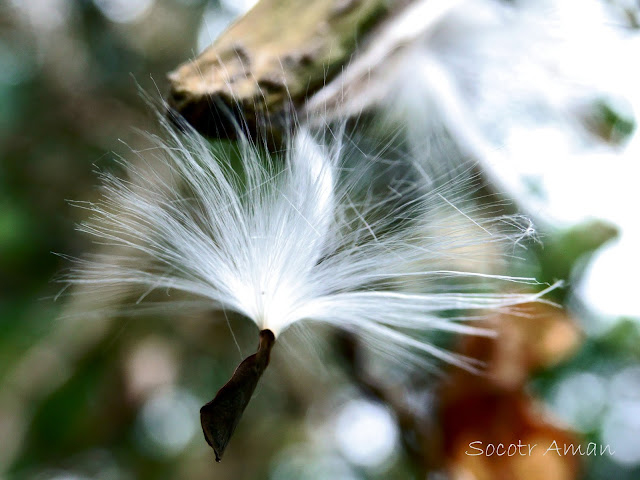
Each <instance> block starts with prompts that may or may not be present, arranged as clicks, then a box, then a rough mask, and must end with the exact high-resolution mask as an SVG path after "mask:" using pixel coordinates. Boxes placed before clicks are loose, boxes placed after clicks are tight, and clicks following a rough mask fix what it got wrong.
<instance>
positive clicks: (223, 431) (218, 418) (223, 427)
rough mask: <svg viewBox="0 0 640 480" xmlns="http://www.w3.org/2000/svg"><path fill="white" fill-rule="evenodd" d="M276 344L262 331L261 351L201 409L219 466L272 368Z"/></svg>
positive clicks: (249, 359)
mask: <svg viewBox="0 0 640 480" xmlns="http://www.w3.org/2000/svg"><path fill="white" fill-rule="evenodd" d="M275 341H276V338H275V336H274V334H273V332H272V331H271V330H262V331H261V332H260V343H259V344H258V351H257V352H256V353H254V354H253V355H251V356H249V357H247V358H245V359H244V360H243V361H242V363H241V364H240V365H238V368H236V371H235V372H233V375H232V376H231V379H230V380H229V381H228V382H227V383H226V384H225V385H224V386H223V387H222V388H221V389H220V390H219V391H218V393H217V394H216V396H215V398H214V399H213V400H211V401H210V402H209V403H207V404H206V405H204V406H203V407H202V408H201V409H200V423H201V424H202V431H203V433H204V438H205V440H206V441H207V443H208V444H209V446H210V447H211V448H213V451H214V452H215V454H216V462H219V461H220V460H221V459H222V454H223V453H224V450H225V448H226V447H227V444H228V443H229V440H230V439H231V435H233V431H234V430H235V429H236V426H237V425H238V422H239V421H240V417H242V413H243V412H244V409H245V408H246V407H247V405H248V404H249V400H251V396H252V395H253V391H254V390H255V389H256V385H257V384H258V380H260V377H261V376H262V374H263V373H264V371H265V369H266V368H267V365H269V357H270V353H271V348H272V347H273V344H274V343H275Z"/></svg>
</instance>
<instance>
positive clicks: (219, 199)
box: [66, 127, 545, 365]
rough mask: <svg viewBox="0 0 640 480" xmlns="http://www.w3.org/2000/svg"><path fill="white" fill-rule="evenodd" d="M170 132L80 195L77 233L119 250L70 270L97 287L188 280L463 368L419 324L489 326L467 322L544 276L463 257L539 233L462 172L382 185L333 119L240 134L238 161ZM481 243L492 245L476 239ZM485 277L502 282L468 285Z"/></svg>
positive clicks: (213, 299)
mask: <svg viewBox="0 0 640 480" xmlns="http://www.w3.org/2000/svg"><path fill="white" fill-rule="evenodd" d="M165 133H166V139H165V140H160V139H156V141H157V146H156V147H155V154H154V157H155V158H154V162H156V163H155V164H154V165H149V166H148V168H147V169H144V170H139V169H136V168H134V167H133V166H132V165H128V169H129V176H130V178H129V179H122V178H117V177H116V176H114V175H111V174H104V175H103V182H104V195H103V197H102V198H101V199H100V200H99V201H98V202H96V203H93V204H80V206H82V207H84V208H87V209H89V210H90V211H91V212H92V217H91V218H90V220H89V221H88V222H87V223H84V224H82V225H81V226H80V230H82V231H84V232H86V233H88V234H89V235H91V236H93V237H94V238H95V241H96V242H98V243H107V244H110V245H114V246H116V247H117V250H116V251H117V254H116V253H114V254H102V255H96V256H94V257H88V258H86V259H84V260H77V261H76V264H75V266H74V268H73V269H72V271H71V272H70V273H69V275H68V276H67V278H66V280H67V281H69V282H71V283H73V284H80V285H83V286H84V287H85V289H86V288H87V287H95V288H96V290H97V291H98V292H101V291H103V290H104V291H106V290H108V289H109V288H110V287H113V286H117V285H121V286H123V285H124V286H129V287H130V288H135V289H138V290H139V291H140V292H142V296H141V299H142V297H144V296H145V295H146V294H148V293H150V292H151V291H154V290H159V291H162V290H167V291H168V292H170V291H171V290H179V291H183V292H187V293H189V294H192V295H195V296H197V297H200V298H202V299H204V301H205V302H206V303H207V304H208V305H209V306H210V307H211V308H219V309H228V310H232V311H235V312H239V313H241V314H242V315H245V316H246V317H248V318H250V319H251V320H253V321H254V322H255V323H256V325H257V326H258V327H259V328H260V329H270V330H272V331H273V332H274V333H275V334H276V335H279V334H280V333H282V332H283V331H284V330H286V329H287V327H289V326H291V325H292V324H294V323H296V322H299V321H301V320H311V321H315V322H324V323H327V324H331V325H334V326H336V327H340V328H345V329H348V330H350V331H353V332H355V333H356V334H359V335H361V336H362V337H363V338H365V339H366V340H367V342H368V344H369V345H370V346H373V347H375V348H376V349H379V350H381V351H383V352H385V353H387V354H390V355H391V356H394V357H396V358H397V359H400V360H411V361H417V360H419V359H420V358H424V355H423V354H424V352H427V353H429V354H432V355H434V356H436V357H438V358H440V359H444V360H446V361H448V362H452V363H456V364H460V365H462V364H463V363H464V362H463V361H462V360H461V359H459V358H457V357H456V356H454V355H452V354H450V353H448V352H445V351H443V350H441V349H439V348H437V347H435V346H433V345H431V344H430V343H429V342H428V341H426V340H425V339H424V332H426V331H429V330H432V329H436V330H443V331H450V332H461V333H471V334H484V335H489V334H491V332H489V331H487V330H485V329H482V328H477V327H474V326H473V325H472V324H471V323H469V322H467V321H471V320H473V319H477V318H478V311H481V312H485V311H486V310H487V309H496V308H504V307H509V306H513V305H517V304H520V303H523V302H529V301H535V300H537V299H539V298H540V297H541V295H543V294H544V292H545V290H543V291H542V292H539V293H509V290H510V287H513V282H526V283H535V281H534V280H532V279H524V278H514V277H508V276H503V275H501V274H498V273H487V271H486V270H483V269H477V270H474V269H473V268H471V269H470V270H469V271H467V270H463V269H461V268H458V267H459V266H461V265H469V261H470V262H472V263H473V262H477V261H479V260H483V261H484V262H487V263H495V262H496V261H500V260H502V259H504V258H505V255H510V254H513V252H514V251H515V249H517V248H518V247H519V241H520V240H522V238H523V236H528V235H530V233H531V227H530V224H529V223H528V222H526V221H525V222H522V221H521V219H520V218H519V217H512V216H506V215H504V214H497V215H496V213H495V212H492V211H491V210H487V209H486V207H483V208H479V207H474V206H472V205H471V204H469V203H468V201H467V200H468V197H469V195H470V194H472V193H473V192H470V191H469V188H470V186H471V183H470V182H469V175H466V174H465V175H462V176H458V178H453V179H451V180H449V181H447V182H444V183H443V184H442V185H440V186H439V187H434V188H431V189H427V190H424V185H425V183H424V182H422V181H420V182H415V181H409V180H407V179H406V178H404V179H403V181H404V184H405V185H408V187H407V188H406V191H404V192H399V190H398V189H399V188H400V187H398V186H397V185H396V186H394V184H393V181H388V182H387V183H388V184H387V187H386V189H383V190H384V191H382V192H381V193H376V192H374V190H375V189H373V188H371V187H370V184H369V182H368V180H366V181H363V178H365V179H366V178H368V177H367V176H368V175H375V172H377V171H378V170H377V169H378V167H379V166H378V165H376V162H375V160H372V159H371V158H369V157H367V156H365V155H361V156H358V155H355V156H354V155H349V156H350V157H352V158H349V159H348V162H347V161H345V158H344V157H345V155H346V154H345V150H346V149H345V148H344V145H345V143H346V142H347V140H343V138H344V135H342V134H340V132H339V131H338V132H332V134H333V135H329V137H331V138H334V140H332V141H330V142H326V141H319V140H317V139H316V138H315V137H314V136H313V135H312V134H311V133H309V132H308V131H307V130H305V129H304V128H300V129H299V130H298V133H297V134H296V135H295V137H294V138H293V139H292V140H291V141H289V142H288V144H287V145H286V147H287V148H286V149H285V153H283V154H281V155H265V154H264V153H261V152H260V151H259V150H258V149H257V148H255V146H254V145H253V144H252V143H251V142H250V141H248V140H246V139H244V138H241V139H240V141H239V147H238V152H237V153H238V154H239V155H240V158H241V165H242V168H241V169H240V170H241V171H238V167H237V165H236V166H235V170H234V167H233V165H232V163H233V160H232V159H231V156H230V155H229V154H228V152H224V151H222V150H220V149H219V148H217V147H215V146H213V147H212V146H211V145H210V144H209V143H208V142H207V141H206V140H205V139H203V138H202V137H200V136H199V135H197V134H196V133H194V132H188V134H183V133H179V132H177V131H176V130H175V129H172V128H170V127H167V128H166V132H165ZM352 150H355V151H358V149H357V148H356V149H352ZM407 161H408V162H409V164H410V161H411V160H410V159H407ZM347 164H348V167H346V166H345V165H347ZM167 171H168V172H169V174H167ZM367 185H369V187H368V186H367ZM399 197H402V198H403V201H398V198H399ZM465 198H466V200H465ZM463 200H464V201H463ZM394 202H395V203H394ZM456 204H458V205H459V206H458V205H456ZM425 225H426V226H427V227H428V228H425ZM486 245H492V248H493V249H492V250H491V253H489V254H487V250H478V248H483V246H486ZM483 255H487V256H486V257H484V258H482V257H483ZM455 260H457V261H459V260H462V261H463V263H458V264H456V262H455ZM465 262H466V263H465ZM478 279H486V280H489V281H492V282H498V283H499V284H501V289H500V292H501V293H470V292H469V283H471V284H474V283H475V282H476V281H477V280H478ZM461 280H463V282H462V284H461V283H460V281H461ZM465 282H466V283H465ZM529 288H530V287H529ZM485 291H486V290H485ZM167 301H168V302H169V304H170V302H171V298H168V299H167ZM472 311H476V313H475V314H472V313H470V312H472ZM443 313H444V314H446V316H442V314H443ZM421 355H422V357H421Z"/></svg>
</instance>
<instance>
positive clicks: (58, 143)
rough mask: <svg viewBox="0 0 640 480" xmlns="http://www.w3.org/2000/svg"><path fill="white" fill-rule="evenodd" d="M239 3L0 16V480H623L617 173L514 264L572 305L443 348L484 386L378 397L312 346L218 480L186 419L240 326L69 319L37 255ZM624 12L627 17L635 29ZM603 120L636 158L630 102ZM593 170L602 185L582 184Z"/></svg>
mask: <svg viewBox="0 0 640 480" xmlns="http://www.w3.org/2000/svg"><path fill="white" fill-rule="evenodd" d="M621 3H624V2H621ZM249 7H250V2H242V1H233V0H225V1H224V2H223V1H220V2H217V1H207V0H77V1H71V0H7V1H4V2H3V3H2V4H0V479H6V480H22V479H25V480H26V479H38V480H54V479H55V480H77V479H96V480H98V479H99V480H111V479H114V480H115V479H117V480H121V479H122V480H125V479H170V478H189V479H194V480H195V479H200V478H202V479H204V478H225V479H227V478H234V479H240V478H247V479H254V478H255V479H259V478H271V479H277V480H286V479H298V480H303V479H309V480H310V479H349V480H351V479H353V480H360V479H362V480H364V479H389V478H398V479H405V478H407V479H408V478H424V475H425V472H430V473H429V475H430V476H429V477H428V478H445V477H442V475H444V473H445V472H448V474H449V475H451V476H453V477H454V478H479V479H480V478H492V479H493V478H495V479H501V478H505V479H507V478H518V479H525V480H526V479H527V478H532V479H533V478H542V477H541V475H546V476H547V478H554V479H555V478H558V479H564V478H566V479H571V478H585V479H594V480H595V479H610V478H616V479H620V480H625V479H628V480H632V479H637V478H640V325H639V323H638V304H639V302H638V301H637V288H636V287H637V284H638V282H637V271H638V270H637V268H634V264H635V265H637V264H638V258H637V257H638V254H637V251H636V250H635V247H637V244H636V243H635V242H634V241H633V239H634V238H636V237H635V236H634V235H635V234H634V232H635V231H637V228H636V224H637V218H638V213H637V208H638V206H639V203H638V196H637V195H636V194H635V192H634V191H633V186H632V183H633V181H637V176H636V177H634V178H633V177H632V178H631V179H630V178H629V173H630V171H626V170H625V172H626V173H625V174H624V175H623V176H624V177H625V178H619V179H616V178H617V177H616V174H615V172H616V169H617V168H618V166H617V165H615V164H611V163H607V162H600V163H598V162H597V161H596V162H595V163H587V164H586V167H585V168H586V169H590V170H589V171H590V172H591V174H592V176H591V178H593V179H594V182H595V183H594V184H593V185H592V186H589V187H588V188H590V189H591V190H592V191H593V192H598V197H597V198H603V197H606V198H608V199H609V200H610V199H611V198H613V199H615V200H616V202H610V204H606V208H602V209H600V210H598V211H597V212H595V211H594V212H592V215H582V214H580V215H576V216H573V217H572V216H571V215H568V216H567V218H569V219H570V221H569V220H567V221H565V222H563V223H561V224H559V226H551V225H548V226H547V228H546V229H543V231H542V236H543V240H544V248H543V247H541V246H539V247H536V248H532V249H531V251H530V258H529V261H530V263H531V265H533V267H532V272H533V273H535V274H536V275H537V276H538V277H539V278H540V279H541V280H542V281H548V282H553V281H554V280H556V279H559V278H562V279H568V280H570V285H571V287H569V288H567V289H565V290H562V291H561V292H556V294H555V295H556V296H555V297H554V300H556V301H557V302H559V303H561V304H563V305H565V306H566V307H567V308H566V309H564V310H560V309H554V308H552V307H548V306H531V307H530V311H529V314H530V315H529V316H531V317H532V318H542V320H540V321H538V322H537V323H535V325H532V321H533V320H531V319H529V320H527V318H526V317H517V318H512V319H501V320H502V321H501V322H499V325H501V326H499V327H497V328H499V329H500V331H501V334H502V335H501V337H500V340H498V341H496V342H490V343H486V342H484V343H483V341H479V340H472V339H471V340H469V339H467V340H463V341H461V342H460V344H458V345H456V346H455V347H454V348H456V349H457V350H458V351H460V352H463V353H469V354H472V355H474V356H476V357H479V358H481V359H483V360H486V361H488V362H489V363H490V367H489V370H490V373H491V375H490V376H489V378H486V377H473V376H469V375H468V374H466V373H465V372H461V371H457V370H455V369H453V370H451V371H449V372H445V375H444V377H446V378H447V380H446V381H444V380H442V378H439V377H431V376H430V377H429V379H428V381H423V380H424V379H422V380H421V381H414V380H412V381H411V382H406V383H403V382H402V381H396V380H397V379H392V380H389V379H387V380H385V382H382V383H380V382H377V383H376V382H373V381H372V380H371V379H363V378H358V375H357V373H356V374H355V375H354V374H353V372H352V371H351V372H350V369H349V368H345V367H344V365H345V361H346V360H345V358H346V359H349V358H351V357H350V355H351V354H352V351H353V348H355V347H354V345H353V342H354V340H353V339H350V338H336V337H334V336H332V335H333V334H331V333H326V332H323V334H326V338H327V339H328V341H327V342H326V343H327V345H325V347H326V348H321V349H320V350H319V352H317V356H318V358H319V360H316V361H315V363H313V362H312V364H311V365H310V366H309V365H302V366H301V368H294V367H295V365H292V364H291V362H287V361H285V360H284V359H283V358H279V355H278V354H277V352H276V353H275V355H274V364H275V367H274V368H271V369H270V370H271V371H269V372H267V374H266V377H265V380H264V381H263V383H262V385H261V387H260V388H259V390H258V392H257V394H256V399H255V400H254V401H253V402H252V404H251V405H250V407H249V408H248V410H247V411H246V413H245V416H244V418H243V421H242V423H241V425H240V426H239V428H238V431H237V433H236V436H235V438H234V439H233V441H232V443H231V446H230V447H229V449H228V451H227V453H226V456H225V459H224V461H223V463H222V464H220V465H217V464H215V463H214V457H213V453H212V452H211V450H210V449H209V447H207V446H206V444H205V443H204V441H203V439H202V434H201V431H200V425H199V420H198V409H199V407H200V405H202V404H203V403H205V402H206V401H207V400H209V399H210V397H211V396H212V394H213V393H214V392H215V390H216V389H217V388H218V387H219V386H220V385H221V384H223V383H224V381H226V379H227V378H228V376H229V374H230V372H231V371H232V370H233V368H234V367H235V365H236V364H237V362H238V361H239V360H240V359H241V358H242V356H246V355H248V354H249V353H251V352H252V350H253V349H254V348H255V345H254V343H255V331H254V328H253V327H252V326H251V325H248V322H243V321H241V320H240V319H236V318H230V319H229V322H230V323H229V325H230V326H231V327H232V330H233V334H232V333H231V330H230V328H229V325H227V323H226V322H224V321H222V322H219V321H218V322H216V321H213V320H212V319H211V318H208V317H206V316H198V315H180V317H179V319H175V318H162V317H157V316H145V315H138V316H136V317H135V318H127V317H124V316H122V317H118V318H94V317H91V318H90V319H82V318H79V317H78V316H68V315H66V314H65V313H66V311H65V309H66V308H67V307H66V303H65V301H64V300H63V299H58V300H57V301H56V297H57V295H58V293H59V292H60V290H61V285H60V284H59V283H56V282H55V278H56V275H58V274H59V272H61V271H62V270H63V269H64V267H65V266H66V265H67V261H66V260H65V258H64V257H62V256H60V255H55V254H54V253H53V252H57V253H61V254H64V255H70V256H80V255H81V254H82V253H83V252H86V251H88V250H90V249H91V248H93V247H92V246H91V245H90V244H89V241H88V239H87V238H86V237H83V236H81V235H78V234H76V232H75V231H74V225H75V224H76V223H77V222H79V221H81V220H82V219H83V215H85V212H84V211H82V210H80V209H74V208H72V207H70V206H69V204H68V202H67V201H68V200H92V199H95V198H96V197H97V195H98V191H97V187H96V185H97V178H96V173H95V170H96V168H100V169H107V170H117V169H118V168H119V167H118V165H117V163H116V155H117V154H121V155H124V156H126V155H127V152H129V146H132V147H134V148H135V147H137V146H140V145H142V143H141V142H142V140H141V137H140V136H139V135H138V134H137V133H136V129H138V130H143V131H154V130H155V129H156V128H157V126H156V124H155V120H154V117H153V114H152V113H151V112H150V111H149V106H148V105H147V104H146V103H145V101H144V100H143V99H142V98H141V96H140V91H141V90H142V91H144V92H147V93H149V94H151V95H152V96H153V95H162V94H163V93H164V92H165V91H166V88H167V83H166V80H165V75H166V73H167V72H168V71H170V70H172V69H173V68H175V66H176V65H178V64H179V63H182V62H183V61H185V60H186V59H189V58H192V57H194V56H195V55H196V54H197V53H198V52H199V51H200V50H201V49H202V48H204V47H206V46H207V45H208V44H209V43H210V41H211V40H212V39H213V38H215V36H216V35H218V34H219V33H220V32H221V31H222V30H223V29H224V28H225V26H226V25H228V23H229V22H230V21H232V20H233V18H235V17H236V16H237V15H239V14H240V13H241V12H243V11H244V10H245V9H247V8H249ZM621 8H622V7H621ZM637 8H638V7H637V4H633V2H626V3H625V5H624V9H623V11H624V12H625V15H626V17H627V18H628V20H629V28H630V29H631V28H634V25H636V26H637V21H635V20H634V18H636V17H635V16H634V15H637ZM576 15H580V12H578V11H576ZM634 22H635V23H634ZM616 53H617V52H615V51H612V52H611V55H616ZM639 53H640V52H639ZM637 58H638V57H636V58H629V59H628V61H629V62H637ZM600 112H601V116H600V117H599V118H600V124H599V125H600V126H601V127H602V126H604V127H607V128H604V131H605V132H607V135H608V136H609V140H610V142H611V143H612V144H615V146H617V147H618V148H620V149H623V148H631V147H629V145H634V143H633V142H634V141H635V136H636V120H635V118H634V110H633V105H631V107H630V106H629V105H628V104H625V105H623V106H622V107H620V106H619V104H618V103H615V102H612V103H606V104H602V105H600ZM635 151H638V150H635ZM114 152H115V153H114ZM525 160H526V159H525ZM596 160H597V159H596ZM530 161H531V162H533V160H531V159H530ZM632 161H635V165H636V170H635V171H636V174H637V173H639V172H640V167H638V166H637V165H638V162H639V161H640V159H639V158H635V160H633V159H632ZM529 167H530V165H529V166H527V165H525V167H523V168H526V169H528V174H529V176H528V177H527V178H529V179H531V178H534V179H535V182H534V183H532V190H537V191H538V192H539V191H540V189H544V188H545V187H546V186H549V185H551V187H553V188H555V189H556V190H554V191H556V192H557V191H562V192H565V195H556V196H554V198H553V202H555V203H553V202H552V203H553V206H554V208H556V207H557V208H558V209H559V210H560V211H566V212H576V211H584V209H585V206H584V204H583V203H581V204H580V205H574V204H573V202H576V198H579V197H577V196H576V195H574V194H573V193H572V191H571V188H572V185H571V184H572V182H571V180H570V178H567V177H566V176H565V177H564V178H565V179H566V181H565V184H564V186H561V187H560V188H559V189H558V187H557V186H556V185H552V183H553V179H554V178H555V177H553V173H554V169H558V171H560V174H561V175H567V174H566V172H563V171H562V170H561V167H560V166H557V165H556V166H554V165H553V162H551V164H549V165H542V167H541V166H540V165H538V169H540V168H542V169H543V173H540V171H539V170H538V172H537V173H535V172H534V173H533V174H532V173H531V170H534V169H533V167H531V168H529ZM598 169H601V170H598ZM603 171H606V172H607V174H606V175H605V177H606V178H608V179H611V180H610V181H609V182H608V183H605V182H601V183H597V178H598V176H599V175H602V172H603ZM545 175H547V176H545ZM547 178H549V179H550V180H549V182H548V183H545V182H546V181H547ZM551 187H550V188H551ZM636 189H637V188H636ZM602 202H604V200H602ZM602 202H600V203H601V204H602ZM588 208H589V207H587V213H588ZM581 209H582V210H581ZM602 212H604V213H602ZM590 216H591V217H595V218H588V217H590ZM616 236H617V238H618V239H617V240H616V239H615V237H616ZM620 244H622V246H623V247H624V246H625V245H626V246H627V247H625V248H620ZM603 245H604V247H603ZM629 245H631V248H629ZM616 248H617V249H616ZM594 252H595V254H594ZM504 325H506V326H504ZM314 355H315V354H314ZM294 363H295V362H294ZM407 384H411V388H408V387H407V386H406V385H407ZM474 435H475V436H474ZM471 438H473V439H476V438H481V439H483V440H484V441H485V442H491V441H492V442H498V441H503V442H505V443H507V442H510V441H511V440H513V439H519V438H521V439H522V440H523V442H525V441H529V440H530V441H531V443H539V444H540V445H543V444H545V442H546V444H549V443H550V441H551V440H554V439H557V441H558V443H561V441H562V442H564V441H566V442H567V443H570V442H575V443H576V444H578V443H581V442H582V443H583V444H587V443H588V442H590V441H592V442H597V444H598V446H600V445H609V446H610V449H611V451H614V452H615V454H613V455H608V454H605V455H595V456H585V457H572V456H568V457H562V458H560V457H558V456H557V455H556V456H553V455H550V456H547V457H545V458H541V457H534V458H528V459H520V460H518V459H517V458H516V459H508V458H498V457H494V458H492V459H490V461H489V460H486V461H484V460H482V461H481V460H478V459H476V458H475V457H469V456H468V455H465V454H464V451H465V450H468V443H469V439H471ZM527 439H528V440H527ZM598 448H599V447H598ZM429 452H431V453H430V454H429ZM551 457H553V460H551ZM518 462H519V463H518ZM465 472H466V473H465ZM469 472H472V473H473V475H475V476H471V477H470V476H464V475H469ZM439 475H440V476H439ZM456 475H457V476H456ZM510 475H511V476H510Z"/></svg>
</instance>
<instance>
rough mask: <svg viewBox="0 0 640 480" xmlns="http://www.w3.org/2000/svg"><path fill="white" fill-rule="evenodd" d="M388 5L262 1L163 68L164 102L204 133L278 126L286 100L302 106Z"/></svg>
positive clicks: (381, 0) (382, 0)
mask: <svg viewBox="0 0 640 480" xmlns="http://www.w3.org/2000/svg"><path fill="white" fill-rule="evenodd" d="M388 3H390V2H388V1H386V0H261V1H260V2H259V3H258V4H256V6H255V7H254V8H253V9H252V10H250V11H249V12H248V13H247V14H246V15H245V16H243V17H242V18H240V19H239V20H237V21H236V22H235V23H234V24H233V25H231V27H229V29H228V30H226V31H225V32H224V33H223V34H222V35H220V37H218V39H217V40H216V41H215V42H214V43H213V44H212V45H211V46H210V47H209V48H207V49H206V50H205V51H204V52H203V53H202V54H201V55H200V56H198V57H197V58H196V59H195V60H193V61H190V62H187V63H185V64H183V65H181V66H180V67H178V68H177V69H176V70H175V71H173V72H172V73H170V74H169V81H170V93H169V100H168V101H169V105H170V107H172V108H173V109H174V110H176V111H177V112H178V113H179V114H181V115H182V116H183V117H185V119H186V120H187V121H188V122H189V123H190V124H191V125H192V126H194V127H195V128H196V129H197V130H199V131H200V132H202V133H204V134H207V135H210V136H216V137H233V136H234V133H235V132H236V131H237V126H238V125H235V124H234V123H238V124H239V126H240V127H242V128H246V129H248V130H249V131H256V129H257V128H265V129H267V130H269V129H270V128H271V127H276V128H278V127H279V126H280V125H281V123H282V121H283V120H284V117H285V116H286V113H287V112H288V111H289V109H288V108H287V106H288V105H291V106H293V108H296V107H298V106H300V105H301V104H302V103H303V102H304V101H305V99H306V98H307V97H309V96H310V95H312V94H313V93H314V92H316V91H317V90H318V89H320V88H322V87H323V85H325V84H326V83H327V82H328V81H330V80H331V79H332V78H334V77H335V76H336V74H337V73H339V72H340V70H341V67H344V66H345V65H346V64H348V62H349V61H350V58H351V56H352V54H353V53H354V51H355V48H356V45H357V44H358V43H360V42H361V41H362V40H363V38H364V36H365V35H366V34H367V33H368V32H370V30H371V29H372V27H374V26H375V25H376V24H378V23H379V22H380V21H381V20H382V19H383V18H385V16H386V14H387V13H388V11H389V9H388ZM395 3H400V2H395ZM239 113H241V114H242V115H239ZM234 118H235V122H234ZM239 119H241V120H240V121H238V120H239ZM267 126H268V128H267Z"/></svg>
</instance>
